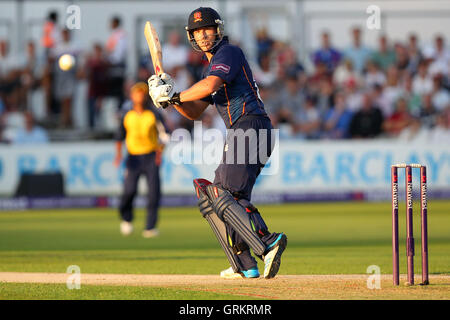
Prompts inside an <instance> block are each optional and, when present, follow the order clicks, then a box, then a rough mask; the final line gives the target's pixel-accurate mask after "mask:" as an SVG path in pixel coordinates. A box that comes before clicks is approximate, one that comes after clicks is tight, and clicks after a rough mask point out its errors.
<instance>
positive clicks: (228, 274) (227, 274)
mask: <svg viewBox="0 0 450 320" xmlns="http://www.w3.org/2000/svg"><path fill="white" fill-rule="evenodd" d="M220 277H221V278H222V279H245V278H259V271H258V268H250V269H248V270H244V271H242V273H240V272H234V270H233V268H232V267H229V268H228V269H226V270H223V271H222V272H221V273H220Z"/></svg>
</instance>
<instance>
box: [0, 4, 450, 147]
mask: <svg viewBox="0 0 450 320" xmlns="http://www.w3.org/2000/svg"><path fill="white" fill-rule="evenodd" d="M42 29H43V34H42V38H41V41H40V43H34V42H31V41H30V42H28V43H27V44H26V49H25V51H24V54H23V55H22V56H10V55H9V43H8V42H7V41H6V40H4V39H0V141H1V142H5V143H39V142H47V141H49V140H51V139H50V138H51V134H50V135H49V133H51V132H52V130H68V131H69V130H70V129H72V128H73V127H74V121H73V108H74V95H75V94H76V89H77V85H78V84H79V83H80V81H84V82H86V83H87V93H86V97H85V103H84V104H83V105H84V106H85V108H86V112H85V114H86V115H87V119H86V123H87V124H88V128H89V129H88V130H91V131H96V130H101V129H102V127H101V123H100V121H99V116H100V114H101V112H102V109H104V108H105V101H114V103H115V112H116V114H117V116H119V115H120V114H121V112H123V110H124V109H127V108H130V102H129V100H128V99H127V95H128V91H129V88H130V87H131V85H132V84H134V83H135V82H136V81H147V78H148V77H149V76H150V75H151V74H152V73H153V70H152V67H151V61H150V58H149V55H148V54H146V55H144V56H143V57H142V59H140V61H139V63H138V67H137V70H136V72H133V74H134V76H133V77H129V76H128V74H127V65H126V58H127V54H128V53H127V51H128V41H127V40H128V37H129V35H127V34H126V33H125V32H124V30H123V29H122V21H121V19H120V17H113V18H112V19H111V21H110V36H109V38H108V39H107V40H106V42H105V43H100V42H98V43H94V44H93V46H92V48H80V47H79V46H77V44H76V42H75V41H73V40H72V37H71V31H69V30H67V29H64V28H62V27H60V24H59V23H58V15H57V14H56V13H55V12H51V13H50V14H49V15H48V17H47V19H46V21H45V24H44V25H43V28H42ZM362 32H363V29H362V28H359V27H354V28H352V29H351V30H349V39H350V41H349V42H351V45H349V47H347V48H336V47H334V46H333V42H332V39H331V36H330V34H329V33H328V32H327V31H324V32H323V33H322V34H321V46H320V48H316V49H315V50H313V52H311V53H309V55H308V57H307V59H309V61H299V60H298V58H297V57H298V54H297V52H296V51H295V50H294V49H293V47H292V46H290V45H289V44H287V43H285V42H282V41H279V40H277V39H272V38H271V37H270V36H269V35H268V33H267V31H266V30H264V29H261V30H258V31H256V34H255V37H256V41H257V53H256V56H257V59H256V61H254V62H252V65H251V67H252V70H253V76H254V78H255V80H256V82H257V84H258V87H259V94H260V96H261V98H262V100H263V101H264V103H265V107H266V110H267V112H268V114H269V116H270V117H271V119H272V121H273V124H274V126H275V127H276V128H278V129H280V137H281V138H282V139H352V138H377V137H380V138H391V139H401V140H404V141H412V140H418V141H423V142H446V141H450V50H449V49H448V47H447V43H446V39H445V38H444V36H443V35H440V34H437V35H435V36H434V38H433V43H432V44H431V45H428V46H423V45H421V41H420V40H421V39H418V37H417V36H416V35H415V34H409V35H405V39H403V40H402V41H395V42H393V41H392V40H391V39H389V36H388V35H382V36H380V37H379V39H378V45H377V47H369V46H366V45H365V44H364V42H363V34H362ZM182 37H183V36H182V35H181V33H180V31H172V32H171V33H170V34H169V35H168V37H167V41H166V42H165V43H164V44H163V48H162V51H163V64H164V67H165V70H166V72H168V73H169V74H171V75H172V77H173V78H174V79H175V83H176V88H175V90H176V91H180V90H184V89H186V88H188V87H189V86H190V85H192V84H193V83H194V82H196V81H198V80H200V79H201V77H202V72H203V69H204V68H205V66H206V65H207V61H206V60H205V59H204V58H203V55H202V53H198V52H195V51H193V50H192V49H191V47H190V46H189V45H187V44H186V42H185V41H184V40H183V38H182ZM231 40H232V39H231ZM38 46H39V49H42V48H43V50H37V49H38V48H37V47H38ZM38 51H43V52H44V54H43V55H38V54H37V52H38ZM64 54H70V55H72V56H73V57H75V61H76V64H75V66H74V67H73V68H71V69H70V70H69V71H63V70H61V69H60V68H59V66H58V59H59V57H61V56H62V55H64ZM309 65H312V66H313V67H312V68H309V67H308V68H306V66H309ZM36 95H40V97H41V99H43V101H44V105H45V108H44V109H45V110H44V116H42V115H41V117H39V118H40V119H39V121H36V116H35V114H34V112H33V108H32V106H30V104H31V101H33V99H36ZM33 97H34V98H33ZM163 116H164V117H165V119H166V123H167V125H168V127H169V130H175V129H177V128H180V127H182V128H186V129H188V130H192V128H193V122H192V121H189V120H187V119H184V118H183V117H181V116H180V115H179V114H178V113H177V112H176V111H175V110H174V109H173V108H168V109H166V110H164V112H163ZM202 120H203V128H204V129H208V128H218V129H221V130H225V127H224V124H223V121H222V120H221V119H220V118H219V116H218V114H217V112H216V111H215V108H214V107H210V108H208V109H207V111H206V112H205V113H204V115H203V118H202ZM49 136H50V138H49Z"/></svg>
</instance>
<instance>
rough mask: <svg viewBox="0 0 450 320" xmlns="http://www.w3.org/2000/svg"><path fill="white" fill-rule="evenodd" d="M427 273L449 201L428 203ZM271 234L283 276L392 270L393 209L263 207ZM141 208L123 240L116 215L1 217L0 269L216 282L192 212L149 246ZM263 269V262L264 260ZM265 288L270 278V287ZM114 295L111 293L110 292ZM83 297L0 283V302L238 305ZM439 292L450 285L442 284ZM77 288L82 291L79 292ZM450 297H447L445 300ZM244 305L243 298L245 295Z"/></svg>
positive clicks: (216, 254) (449, 251)
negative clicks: (282, 241) (277, 242)
mask: <svg viewBox="0 0 450 320" xmlns="http://www.w3.org/2000/svg"><path fill="white" fill-rule="evenodd" d="M428 206H429V209H428V211H429V219H428V220H429V222H428V226H429V256H430V257H429V265H430V274H432V275H433V274H450V201H429V204H428ZM259 209H260V211H261V213H262V215H263V217H264V219H265V220H266V223H267V224H268V226H269V228H270V230H271V231H276V232H281V231H282V232H285V233H286V234H287V236H288V239H289V240H288V248H287V249H286V251H285V253H284V255H283V263H282V266H281V269H280V272H279V274H280V275H332V274H366V270H367V267H369V266H370V265H377V266H379V267H380V269H381V273H382V274H390V273H392V248H391V236H392V235H391V230H392V225H391V206H390V203H387V202H384V203H366V202H352V203H315V204H285V205H265V206H262V205H261V206H259ZM415 209H416V210H415V214H414V220H415V229H414V232H415V240H416V260H415V261H416V263H415V269H416V274H420V214H419V212H420V210H418V204H417V203H415ZM404 211H405V210H404V207H401V208H400V215H399V222H400V250H401V251H400V252H401V255H400V262H401V272H402V273H404V272H405V271H406V265H405V246H404V244H405V229H406V227H405V213H404ZM144 218H145V217H144V211H143V210H137V212H136V221H135V233H134V234H133V235H131V236H129V237H123V236H122V235H121V234H120V233H119V219H118V214H117V212H116V211H115V210H112V209H89V210H42V211H26V212H0V272H57V273H64V272H66V270H67V267H68V266H70V265H78V266H79V267H80V269H81V272H82V273H115V274H122V273H124V274H192V275H204V274H211V275H218V274H219V272H220V271H221V270H223V269H225V268H227V267H228V265H227V260H226V258H225V256H224V254H223V252H222V250H221V249H220V246H219V244H218V243H217V240H216V239H215V237H214V235H213V233H212V231H211V230H210V228H209V226H208V224H207V222H206V221H205V220H204V219H203V218H202V217H201V215H200V213H199V212H198V209H197V208H191V207H189V208H162V209H161V211H160V219H159V229H160V231H161V235H160V237H158V238H155V239H144V238H142V237H141V230H142V228H143V226H144ZM259 266H260V271H262V268H263V264H262V263H260V265H259ZM267 281H269V280H267ZM114 288H115V289H114ZM83 289H84V291H83V290H78V291H80V293H74V291H73V290H67V289H66V288H65V285H56V284H12V283H9V284H7V283H0V299H20V298H33V299H35V298H36V299H37V298H42V299H55V298H60V299H73V298H80V299H133V298H135V299H142V298H145V297H152V298H153V299H158V298H159V299H229V298H233V299H236V298H238V299H239V297H237V296H235V295H229V294H226V293H215V292H205V291H204V292H193V291H189V292H186V291H179V290H178V291H177V289H176V288H150V287H126V286H123V287H110V286H104V287H102V286H87V285H86V286H84V287H83ZM442 290H443V292H447V293H448V290H449V286H448V284H447V285H443V287H442ZM81 291H83V293H81ZM447 297H449V298H450V295H449V296H447ZM246 298H248V297H246Z"/></svg>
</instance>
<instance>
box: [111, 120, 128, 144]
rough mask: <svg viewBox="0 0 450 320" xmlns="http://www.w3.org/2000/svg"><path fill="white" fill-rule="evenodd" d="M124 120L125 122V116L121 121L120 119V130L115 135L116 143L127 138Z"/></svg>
mask: <svg viewBox="0 0 450 320" xmlns="http://www.w3.org/2000/svg"><path fill="white" fill-rule="evenodd" d="M124 120H125V116H123V117H122V118H121V119H120V125H119V128H118V130H117V131H116V134H115V135H114V139H115V140H116V141H122V140H123V139H125V136H126V133H127V132H126V130H125V126H124V124H123V122H124Z"/></svg>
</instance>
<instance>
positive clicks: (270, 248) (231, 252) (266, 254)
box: [148, 8, 287, 279]
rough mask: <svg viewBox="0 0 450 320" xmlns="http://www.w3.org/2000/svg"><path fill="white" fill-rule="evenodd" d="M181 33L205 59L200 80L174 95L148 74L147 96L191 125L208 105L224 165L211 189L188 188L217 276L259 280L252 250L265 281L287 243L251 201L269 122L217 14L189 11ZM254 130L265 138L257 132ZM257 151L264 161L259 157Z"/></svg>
mask: <svg viewBox="0 0 450 320" xmlns="http://www.w3.org/2000/svg"><path fill="white" fill-rule="evenodd" d="M186 31H187V36H188V39H189V41H190V43H191V45H192V46H193V48H194V49H195V50H197V51H202V52H203V53H204V54H205V56H206V58H207V59H208V61H209V65H208V67H207V69H206V71H205V74H204V78H203V79H202V80H201V81H199V82H197V83H196V84H194V85H193V86H192V87H190V88H189V89H187V90H185V91H182V92H174V90H173V84H174V83H173V80H172V78H171V77H170V76H169V75H168V74H161V75H160V76H156V75H154V76H152V77H151V78H150V79H149V81H148V83H149V94H150V96H151V97H152V99H153V102H154V104H155V105H156V106H157V107H163V108H165V107H167V106H168V105H173V106H174V107H175V108H176V110H177V111H178V112H179V113H181V114H182V115H183V116H185V117H187V118H188V119H191V120H195V119H197V118H199V117H200V115H201V114H202V113H203V111H204V110H205V109H206V108H207V107H208V106H209V105H210V104H215V106H216V108H217V111H218V112H219V114H220V116H221V117H222V119H223V120H224V122H225V125H226V126H227V129H229V130H227V131H228V132H227V137H226V142H225V147H224V154H223V160H222V163H221V164H220V165H219V167H218V168H217V170H216V171H215V178H214V182H213V183H211V182H209V181H207V180H205V179H196V180H194V187H195V189H196V194H197V197H198V198H199V202H198V205H199V207H200V212H201V213H202V215H203V216H204V217H205V218H206V220H207V221H208V223H209V224H210V226H211V228H212V229H213V231H214V233H215V235H216V237H217V239H218V241H219V243H220V244H221V246H222V248H223V250H224V251H225V254H226V256H227V258H228V261H229V262H230V265H231V268H229V269H227V270H224V271H222V273H221V276H222V277H224V278H240V277H245V278H257V277H259V271H258V268H257V262H256V259H255V258H254V257H253V256H252V255H251V253H250V249H251V250H252V251H253V253H254V254H255V255H256V256H257V257H259V258H260V259H262V260H263V261H264V277H265V278H267V279H269V278H273V277H274V276H275V275H276V274H277V272H278V270H279V268H280V264H281V255H282V253H283V251H284V250H285V248H286V245H287V237H286V235H285V234H283V233H271V232H269V230H268V228H267V226H266V224H265V222H264V220H263V219H262V217H261V215H260V213H259V212H258V210H257V209H256V207H255V206H254V205H252V203H251V202H250V200H251V192H252V189H253V186H254V184H255V182H256V178H257V177H258V176H259V174H260V173H261V170H262V169H263V167H264V166H265V164H266V162H267V160H268V157H269V156H270V154H271V152H272V149H273V141H272V135H271V130H272V129H273V127H272V124H271V122H270V119H269V117H268V116H267V114H266V112H265V110H264V103H263V101H262V100H261V98H260V96H259V92H258V87H257V85H256V83H255V81H254V79H253V75H252V71H251V70H250V67H249V64H248V62H247V60H246V58H245V55H244V53H243V52H242V50H241V49H240V48H239V47H237V46H234V45H231V44H230V43H229V42H228V38H227V37H226V36H224V31H223V21H222V19H221V18H220V16H219V14H218V13H217V12H216V11H215V10H213V9H211V8H198V9H196V10H194V11H193V12H192V13H191V14H190V16H189V20H188V25H187V27H186ZM239 129H240V130H239ZM253 132H256V135H253V137H254V139H256V140H254V141H253V142H254V143H251V142H250V141H249V140H251V139H250V138H249V140H248V141H247V143H246V142H245V141H246V140H245V139H246V137H248V136H252V135H251V134H252V133H253ZM260 132H263V133H264V134H263V135H260V134H258V133H260ZM242 138H244V139H243V140H242ZM239 141H244V143H239ZM261 152H262V153H263V155H264V156H263V157H260V153H261ZM239 159H241V160H242V161H239Z"/></svg>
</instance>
